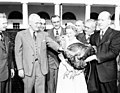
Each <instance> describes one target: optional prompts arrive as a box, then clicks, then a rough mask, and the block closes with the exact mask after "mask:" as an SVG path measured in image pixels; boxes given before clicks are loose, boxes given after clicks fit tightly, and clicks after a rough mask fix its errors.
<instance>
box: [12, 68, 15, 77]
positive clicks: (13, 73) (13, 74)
mask: <svg viewBox="0 0 120 93" xmlns="http://www.w3.org/2000/svg"><path fill="white" fill-rule="evenodd" d="M14 76H15V71H14V69H11V78H13V77H14Z"/></svg>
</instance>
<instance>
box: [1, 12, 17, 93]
mask: <svg viewBox="0 0 120 93" xmlns="http://www.w3.org/2000/svg"><path fill="white" fill-rule="evenodd" d="M6 28H7V17H6V15H5V13H0V93H6V89H9V88H7V84H9V81H8V79H9V78H13V77H14V74H15V72H14V67H13V63H12V59H11V58H12V53H11V51H12V50H11V48H10V47H11V42H10V39H9V37H8V36H7V34H6V33H5V31H6ZM9 76H10V77H9ZM10 90H11V89H10ZM9 92H10V91H9V90H8V91H7V93H9ZM10 93H11V92H10Z"/></svg>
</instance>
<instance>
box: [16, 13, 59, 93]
mask: <svg viewBox="0 0 120 93" xmlns="http://www.w3.org/2000/svg"><path fill="white" fill-rule="evenodd" d="M40 27H41V18H40V16H39V15H37V14H31V15H30V16H29V28H28V29H27V30H23V31H20V32H18V33H17V35H16V38H15V58H16V64H17V68H18V75H19V76H20V77H21V78H23V81H24V93H32V89H33V86H35V93H45V75H46V74H47V73H48V61H47V54H46V53H47V52H46V48H47V46H48V47H51V48H53V49H54V50H55V51H57V50H58V49H59V45H58V44H57V43H56V42H55V41H53V40H52V39H51V38H50V37H49V36H48V34H47V33H46V32H44V31H40Z"/></svg>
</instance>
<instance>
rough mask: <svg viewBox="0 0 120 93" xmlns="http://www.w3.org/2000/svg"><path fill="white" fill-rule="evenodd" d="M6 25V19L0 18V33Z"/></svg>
mask: <svg viewBox="0 0 120 93" xmlns="http://www.w3.org/2000/svg"><path fill="white" fill-rule="evenodd" d="M7 25H8V24H7V18H0V31H5V30H6V28H7Z"/></svg>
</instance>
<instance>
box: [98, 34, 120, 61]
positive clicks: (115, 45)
mask: <svg viewBox="0 0 120 93" xmlns="http://www.w3.org/2000/svg"><path fill="white" fill-rule="evenodd" d="M104 46H105V48H106V50H105V51H101V52H98V53H97V54H96V56H97V58H98V63H102V62H108V61H110V60H114V59H116V57H117V55H118V54H119V52H120V33H117V34H115V35H114V36H113V38H111V42H110V44H109V45H104Z"/></svg>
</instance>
